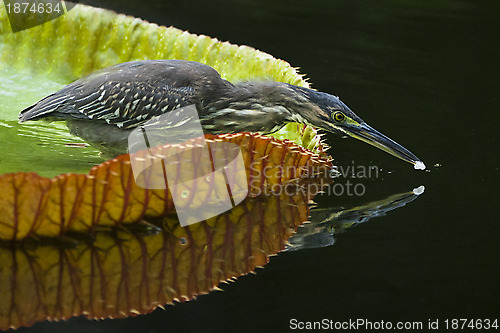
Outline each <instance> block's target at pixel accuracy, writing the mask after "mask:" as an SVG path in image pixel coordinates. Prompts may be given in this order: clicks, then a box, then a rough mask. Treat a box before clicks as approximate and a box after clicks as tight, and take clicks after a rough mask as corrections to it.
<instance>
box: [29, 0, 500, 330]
mask: <svg viewBox="0 0 500 333" xmlns="http://www.w3.org/2000/svg"><path fill="white" fill-rule="evenodd" d="M80 2H81V3H86V4H91V5H94V6H99V7H104V8H109V9H113V10H115V11H118V12H121V13H126V14H130V15H133V16H136V17H140V18H143V19H145V20H148V21H150V22H154V23H158V24H161V25H166V26H170V25H173V26H175V27H177V28H180V29H183V30H188V31H189V32H192V33H197V34H205V35H209V36H211V37H216V38H218V39H219V40H222V41H226V40H227V41H229V42H231V43H235V44H246V45H250V46H252V47H255V48H257V49H260V50H262V51H265V52H267V53H270V54H272V55H273V56H275V57H277V58H281V59H284V60H286V61H288V62H289V63H290V64H291V65H292V66H295V67H300V72H301V73H305V74H306V75H307V77H309V79H310V82H311V84H312V86H313V87H314V88H316V89H318V90H321V91H325V92H329V93H332V94H335V95H340V97H341V98H342V100H343V101H344V102H345V103H346V104H347V105H349V106H350V108H351V109H352V110H354V111H355V112H357V113H358V115H360V116H361V117H362V118H364V119H365V120H366V121H367V122H368V123H369V124H371V125H372V126H373V127H375V128H377V129H378V130H380V131H381V132H383V133H385V134H387V135H388V136H390V137H391V138H393V139H395V140H396V141H398V142H399V143H401V144H403V145H404V146H405V147H407V148H409V149H410V150H411V151H412V152H414V153H415V154H416V155H417V156H419V157H420V158H421V159H422V160H423V161H424V162H425V163H426V164H427V166H428V168H429V169H430V172H418V171H414V170H413V169H412V168H411V166H410V165H409V164H407V163H404V162H402V161H400V160H397V159H395V158H394V157H392V156H390V155H388V154H385V153H383V152H382V151H380V150H377V149H374V148H372V147H370V146H368V145H366V144H363V143H360V142H358V141H355V140H343V139H340V138H337V137H333V136H328V137H327V139H328V141H329V143H330V145H331V146H332V149H331V154H332V155H333V156H334V157H335V158H336V160H337V162H338V163H339V164H340V165H350V164H351V163H352V161H354V162H355V163H356V164H360V165H368V164H375V165H377V166H379V167H380V168H382V174H381V177H380V178H379V179H374V180H371V181H369V182H368V183H366V185H367V192H366V195H364V196H363V197H352V198H351V197H334V196H323V197H320V198H318V199H317V201H318V202H319V204H320V206H321V207H334V206H344V207H346V208H349V207H352V206H354V205H359V204H364V203H368V202H369V201H371V200H379V199H382V198H384V197H386V196H388V195H391V194H395V193H399V192H404V191H408V190H411V189H412V188H414V187H417V186H419V185H424V186H425V187H426V191H425V193H424V194H423V195H422V196H421V197H419V198H418V199H417V200H416V201H414V202H412V203H411V204H409V205H408V206H406V207H404V208H401V209H398V210H396V211H394V212H392V213H390V214H388V215H387V216H384V217H381V218H377V219H373V220H371V221H370V222H369V223H365V224H362V225H360V226H359V227H357V228H354V229H352V230H350V231H349V232H347V233H344V234H341V235H339V236H337V237H336V240H337V242H336V243H335V244H334V245H333V246H331V247H326V248H320V249H311V250H304V251H297V252H290V253H283V254H280V255H279V256H277V257H273V258H272V259H271V262H270V264H268V265H267V266H266V267H265V268H264V269H260V270H258V272H257V274H256V275H250V276H245V277H242V278H239V279H238V280H237V281H236V282H235V283H231V284H229V285H222V286H221V287H222V288H223V289H224V292H222V293H221V292H213V293H211V294H209V295H205V296H201V297H199V298H198V299H197V300H195V301H192V302H187V303H183V304H176V305H175V306H167V308H166V310H165V311H163V310H156V311H155V312H153V313H152V314H150V315H146V316H139V317H136V318H129V319H123V320H105V321H89V320H86V319H83V318H75V319H72V320H69V321H68V322H62V323H40V324H36V325H35V326H34V327H33V328H30V329H20V330H19V332H35V331H37V332H91V331H92V332H151V333H152V332H254V331H258V332H283V331H288V328H289V320H290V319H291V318H296V319H298V320H302V321H312V320H321V319H323V318H328V319H332V320H336V321H343V320H349V319H353V320H355V319H358V318H366V319H369V320H373V321H380V320H384V321H393V322H396V321H399V320H412V321H422V322H424V323H427V321H428V319H433V320H434V319H437V318H439V319H441V320H444V319H447V318H448V319H452V318H467V319H477V318H481V319H485V318H490V319H495V318H498V319H500V318H499V317H500V315H499V313H500V311H499V310H500V287H499V273H500V267H499V255H500V251H499V241H498V238H499V236H498V235H499V232H500V223H499V222H500V219H499V217H498V207H499V205H500V202H499V197H500V195H499V192H498V184H499V181H498V180H499V176H500V171H499V167H500V163H499V162H500V158H499V155H500V154H499V153H500V149H499V144H500V142H499V138H500V136H499V134H498V131H499V130H498V122H499V120H500V113H499V106H500V103H499V100H498V93H499V88H500V86H499V84H498V80H499V74H500V65H499V64H500V61H499V59H500V42H499V35H500V34H499V32H500V29H499V22H500V20H499V18H500V15H499V14H500V6H499V2H498V1H451V0H449V1H448V0H438V1H416V0H415V1H409V0H401V1H400V0H383V1H352V0H349V1H347V0H344V1H340V0H334V1H333V0H329V1H326V0H316V1H303V0H301V1H297V0H292V1H290V0H288V1H269V0H267V1H265V0H239V1H220V0H216V1H189V0H187V1H186V0H183V1H172V0H158V1H144V0H143V1H132V0H128V1H125V0H119V1H111V0H106V1H103V0H100V1H80ZM436 163H438V164H440V166H439V167H435V166H433V165H434V164H436ZM441 323H442V322H441ZM442 325H444V324H442ZM439 331H444V329H443V326H441V329H440V330H439Z"/></svg>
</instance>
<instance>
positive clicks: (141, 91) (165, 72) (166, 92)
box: [19, 61, 218, 129]
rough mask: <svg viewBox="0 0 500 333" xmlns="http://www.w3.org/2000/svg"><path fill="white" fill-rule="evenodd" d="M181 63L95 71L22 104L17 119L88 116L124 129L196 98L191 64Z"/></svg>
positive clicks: (151, 63) (131, 64)
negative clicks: (33, 101)
mask: <svg viewBox="0 0 500 333" xmlns="http://www.w3.org/2000/svg"><path fill="white" fill-rule="evenodd" d="M146 64H147V66H144V65H146ZM169 64H171V65H169ZM183 65H185V63H182V62H173V61H171V62H167V61H163V62H162V61H150V62H144V61H143V62H140V61H137V62H130V63H125V64H120V65H117V66H113V67H110V68H107V69H104V70H101V71H98V72H95V73H94V74H92V75H90V76H88V77H85V78H83V79H80V80H77V81H75V82H73V83H71V84H69V85H68V86H66V87H64V88H63V89H61V90H60V91H58V92H56V93H54V94H52V95H49V96H47V97H46V98H44V99H42V100H41V101H39V102H38V103H36V104H34V105H32V106H30V107H28V108H26V109H24V110H23V111H21V113H20V114H19V121H20V122H24V121H28V120H36V119H40V118H59V119H92V120H102V121H105V122H106V123H108V124H113V125H116V126H118V127H119V128H124V129H128V128H133V127H136V126H138V125H140V124H143V123H145V122H146V121H148V120H149V119H151V118H153V117H156V116H159V115H162V114H164V113H166V112H169V111H172V110H174V109H176V108H180V107H184V106H187V105H191V104H196V102H197V101H196V94H195V89H194V88H192V87H191V86H186V85H185V84H186V83H189V82H187V81H190V80H187V81H186V79H185V77H187V74H190V71H191V68H189V67H188V70H186V68H182V66H183ZM199 65H201V64H199ZM189 66H193V65H192V64H189ZM201 66H204V65H201ZM184 67H186V66H184ZM205 67H208V66H205ZM208 68H209V67H208ZM202 69H203V70H207V69H206V68H204V67H203V68H202ZM210 70H212V69H211V68H210ZM214 72H215V71H214ZM215 73H216V72H215ZM211 74H212V73H211ZM217 74H218V73H217ZM183 75H184V77H183ZM190 79H196V78H192V77H190Z"/></svg>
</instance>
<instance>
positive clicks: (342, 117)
mask: <svg viewBox="0 0 500 333" xmlns="http://www.w3.org/2000/svg"><path fill="white" fill-rule="evenodd" d="M333 119H335V121H338V122H339V123H340V122H343V121H344V120H345V115H344V114H343V113H342V112H335V113H334V114H333Z"/></svg>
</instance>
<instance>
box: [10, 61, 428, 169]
mask: <svg viewBox="0 0 500 333" xmlns="http://www.w3.org/2000/svg"><path fill="white" fill-rule="evenodd" d="M188 105H195V106H196V109H197V111H198V115H199V118H200V122H201V125H202V127H203V130H204V132H205V133H213V134H220V133H236V132H259V133H262V134H268V133H272V132H275V131H277V130H279V129H280V128H281V127H283V126H284V125H285V124H286V123H289V122H296V123H302V124H308V125H312V126H313V127H316V128H319V129H322V130H325V131H328V132H333V133H337V134H341V135H349V136H351V137H354V138H356V139H359V140H361V141H364V142H367V143H369V144H371V145H373V146H375V147H377V148H380V149H382V150H383V151H385V152H387V153H389V154H392V155H394V156H396V157H398V158H400V159H402V160H404V161H406V162H409V163H412V164H413V165H414V167H415V168H416V169H423V168H425V166H424V164H423V163H422V162H421V161H420V160H419V159H418V158H417V157H416V156H415V155H414V154H412V153H411V152H410V151H409V150H407V149H406V148H404V147H403V146H401V145H400V144H398V143H396V142H395V141H393V140H391V139H390V138H388V137H387V136H385V135H383V134H382V133H380V132H378V131H377V130H375V129H373V128H372V127H370V126H369V125H368V124H366V123H365V122H364V121H363V120H362V119H361V118H360V117H358V116H357V115H356V114H355V113H354V112H352V111H351V110H350V109H349V108H348V107H347V106H346V105H345V104H344V103H342V102H341V101H340V99H339V98H338V97H335V96H333V95H330V94H327V93H323V92H319V91H315V90H312V89H308V88H303V87H298V86H294V85H291V84H287V83H281V82H274V81H249V82H242V83H238V84H232V83H231V82H229V81H226V80H224V79H222V78H221V76H220V75H219V73H218V72H217V71H216V70H215V69H213V68H211V67H209V66H207V65H204V64H200V63H197V62H193V61H184V60H143V61H132V62H127V63H122V64H118V65H115V66H112V67H109V68H105V69H102V70H100V71H97V72H95V73H93V74H91V75H89V76H87V77H84V78H82V79H79V80H76V81H75V82H73V83H71V84H69V85H67V86H65V87H64V88H62V89H61V90H59V91H58V92H56V93H54V94H52V95H49V96H47V97H45V98H44V99H42V100H40V101H39V102H38V103H36V104H34V105H32V106H30V107H28V108H26V109H24V110H23V111H21V113H20V114H19V122H25V121H29V120H38V119H42V118H45V119H48V120H66V124H67V126H68V128H69V130H70V132H71V133H72V134H73V135H76V136H79V137H81V138H82V139H83V140H85V141H86V142H88V143H89V144H91V145H92V146H94V147H96V148H98V149H99V150H101V151H102V152H104V153H107V154H108V155H118V154H122V153H126V152H127V138H128V135H129V134H130V133H131V131H132V130H133V129H134V128H136V127H138V126H141V125H143V124H145V123H146V122H148V121H150V120H151V119H153V118H155V117H158V116H160V115H162V114H165V113H167V112H172V111H174V110H176V109H179V108H182V107H185V106H188ZM177 125H178V124H170V126H171V128H172V129H174V128H175V127H177Z"/></svg>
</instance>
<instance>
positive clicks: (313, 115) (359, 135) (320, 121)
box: [299, 88, 425, 169]
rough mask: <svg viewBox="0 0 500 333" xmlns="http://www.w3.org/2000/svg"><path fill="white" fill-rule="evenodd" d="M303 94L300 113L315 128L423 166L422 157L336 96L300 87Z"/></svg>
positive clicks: (417, 166) (415, 165)
mask: <svg viewBox="0 0 500 333" xmlns="http://www.w3.org/2000/svg"><path fill="white" fill-rule="evenodd" d="M299 89H300V91H301V94H302V97H303V98H304V99H305V100H307V103H304V104H303V106H304V107H302V108H300V111H299V112H300V115H301V116H302V117H303V118H304V119H305V120H306V122H308V123H310V124H311V125H313V126H314V127H316V128H320V129H322V130H325V131H328V132H332V133H336V134H340V135H348V136H350V137H353V138H355V139H358V140H361V141H364V142H366V143H368V144H370V145H372V146H375V147H377V148H379V149H381V150H383V151H385V152H387V153H389V154H391V155H394V156H396V157H398V158H400V159H402V160H403V161H406V162H409V163H411V164H413V165H414V167H415V168H416V169H422V168H425V165H424V164H423V163H422V161H421V160H420V159H419V158H418V157H417V156H415V155H414V154H413V153H412V152H410V151H409V150H408V149H406V148H404V147H403V146H401V145H400V144H399V143H397V142H395V141H394V140H392V139H390V138H389V137H387V136H385V135H384V134H382V133H380V132H379V131H377V130H376V129H374V128H373V127H371V126H369V125H368V124H367V123H366V122H365V121H364V120H363V119H361V118H360V117H359V116H358V115H357V114H355V113H354V112H352V111H351V109H349V107H348V106H347V105H345V104H344V103H343V102H342V101H341V100H340V99H339V98H338V97H335V96H333V95H330V94H327V93H322V92H318V91H315V90H311V89H307V88H299Z"/></svg>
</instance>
